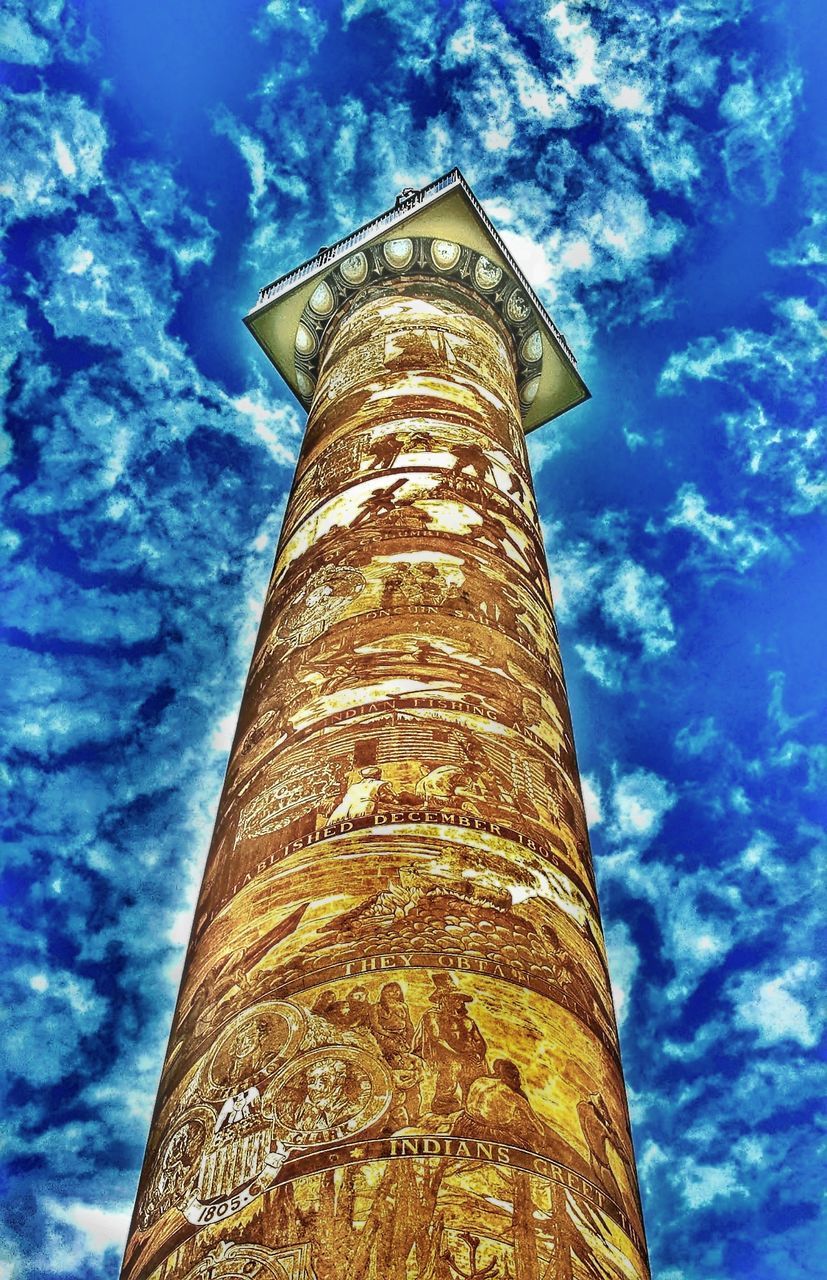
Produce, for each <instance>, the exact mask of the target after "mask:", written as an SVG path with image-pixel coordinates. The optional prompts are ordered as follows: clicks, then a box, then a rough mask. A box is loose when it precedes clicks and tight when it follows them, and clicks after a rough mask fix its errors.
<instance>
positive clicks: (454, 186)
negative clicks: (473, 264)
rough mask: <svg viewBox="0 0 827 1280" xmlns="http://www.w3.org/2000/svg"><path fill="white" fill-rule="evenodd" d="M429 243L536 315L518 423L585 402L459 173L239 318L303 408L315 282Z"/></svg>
mask: <svg viewBox="0 0 827 1280" xmlns="http://www.w3.org/2000/svg"><path fill="white" fill-rule="evenodd" d="M391 235H392V236H394V237H398V236H400V235H405V236H432V237H435V238H439V239H441V240H446V241H453V242H455V243H457V244H460V245H464V246H466V247H467V248H469V249H473V250H475V251H476V252H477V253H482V254H484V255H485V257H486V258H488V259H489V261H490V262H493V263H495V264H497V265H498V266H500V267H502V268H503V269H504V270H505V271H507V272H508V273H509V274H510V275H511V276H512V277H513V278H514V279H515V280H517V281H518V282H519V284H520V286H521V287H522V289H523V290H524V291H525V294H526V296H527V298H528V300H529V302H530V304H531V307H532V309H533V310H534V313H535V316H536V320H537V326H538V328H539V330H540V335H541V339H542V348H543V354H542V365H541V372H540V381H539V386H538V389H537V394H536V395H535V397H534V400H533V401H532V403H531V405H529V406H528V408H527V409H526V410H525V412H524V415H523V426H524V427H525V430H526V431H533V430H534V429H535V428H536V427H540V426H542V425H543V424H544V423H546V422H548V421H550V419H552V418H556V417H559V415H560V414H561V413H565V412H566V410H567V409H571V408H573V407H574V406H575V405H577V404H581V403H582V402H583V401H584V400H587V399H588V398H589V390H588V388H587V387H586V384H585V382H584V381H583V379H582V378H581V377H580V374H579V373H578V372H577V361H576V360H575V357H574V355H573V354H572V352H571V350H570V348H569V346H568V344H567V342H566V340H565V338H564V337H563V335H562V333H561V332H560V330H559V329H558V328H557V327H556V325H555V324H554V321H553V320H552V319H551V317H550V316H549V314H548V312H547V311H546V309H545V308H544V307H543V305H542V303H541V302H540V301H539V299H538V298H537V296H536V294H535V293H534V290H533V289H532V288H531V285H530V284H529V283H528V281H527V280H526V278H525V276H524V275H523V273H522V271H521V270H520V268H519V267H518V266H517V264H516V262H515V261H514V259H513V257H512V256H511V254H510V253H509V251H508V249H507V248H506V246H505V245H504V244H503V241H502V240H501V238H500V236H499V235H498V233H497V231H496V230H495V229H494V227H493V225H492V223H491V222H490V221H489V219H488V217H487V216H486V214H485V212H484V210H483V208H482V206H481V205H480V203H479V201H478V200H477V199H476V197H475V196H474V193H473V192H472V190H471V188H470V187H469V186H468V184H467V182H466V181H465V179H464V178H463V176H462V174H461V173H460V171H459V169H452V170H451V172H450V173H448V174H446V175H445V176H444V177H442V178H438V179H437V180H436V181H435V182H432V183H430V185H429V186H427V187H423V188H422V190H421V191H410V192H405V193H403V195H402V196H400V197H398V198H397V201H396V205H395V207H394V208H393V209H389V210H388V211H387V212H386V213H383V214H380V216H379V217H378V218H374V219H373V220H372V221H371V222H367V223H365V225H364V226H363V227H360V228H359V230H358V231H354V232H353V233H352V234H351V235H349V236H346V237H345V239H344V240H340V241H338V243H337V244H334V245H331V246H330V247H328V248H324V249H321V250H320V251H319V253H318V254H317V255H316V257H315V258H311V259H310V260H309V261H308V262H305V263H303V264H302V265H301V266H300V267H296V268H295V270H293V271H289V272H288V273H287V275H284V276H282V277H281V278H280V279H278V280H275V281H273V283H272V284H269V285H267V286H266V287H265V288H263V289H262V290H261V292H260V293H259V297H258V302H257V303H256V305H255V306H254V307H253V308H252V310H251V311H250V312H249V314H248V315H246V316H245V317H244V323H245V324H246V325H247V327H248V329H249V330H250V332H251V333H252V334H253V337H254V338H255V339H256V341H257V342H258V343H259V345H260V346H261V347H262V349H263V350H264V352H265V353H266V355H267V356H268V358H269V359H270V360H271V361H272V363H273V364H274V365H275V366H276V368H277V369H278V371H279V373H280V374H281V376H282V377H283V378H284V380H285V382H286V383H287V385H288V386H289V387H290V389H291V391H292V392H293V393H294V395H295V396H296V397H297V399H298V400H299V401H301V403H302V404H304V403H305V400H304V398H303V397H302V395H301V393H300V391H299V387H298V382H297V376H296V364H295V335H296V330H297V328H298V324H299V320H300V319H301V316H302V312H303V311H304V308H305V306H306V305H307V302H308V300H309V298H310V296H311V295H312V293H313V291H314V289H315V288H316V286H317V284H318V283H319V280H320V278H321V277H322V276H324V275H325V274H326V273H327V272H328V271H330V270H331V268H332V267H334V266H335V265H336V264H337V263H338V262H340V261H342V260H344V259H345V258H347V257H349V256H350V255H351V254H353V253H354V252H355V251H356V250H357V249H364V248H366V247H367V246H369V245H372V244H375V243H377V242H378V241H380V240H386V239H387V238H388V237H389V236H391Z"/></svg>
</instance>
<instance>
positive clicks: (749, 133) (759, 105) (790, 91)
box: [720, 65, 802, 205]
mask: <svg viewBox="0 0 827 1280" xmlns="http://www.w3.org/2000/svg"><path fill="white" fill-rule="evenodd" d="M738 72H740V74H741V75H742V76H743V78H742V79H740V80H738V81H736V82H735V83H734V84H731V85H730V86H729V88H728V89H727V91H726V93H725V94H724V96H723V98H722V99H721V105H720V113H721V116H722V117H723V119H724V120H725V121H726V122H727V126H728V127H727V129H726V131H725V133H724V152H723V158H724V168H725V170H726V175H727V178H728V180H729V184H730V187H731V188H732V191H733V192H734V194H735V195H736V196H738V197H740V199H742V200H746V201H749V202H751V203H754V204H759V205H765V204H769V203H770V201H772V200H773V199H774V198H775V195H776V192H777V191H778V184H779V182H780V181H781V154H782V147H783V144H784V141H785V140H786V138H787V136H788V134H789V133H790V131H791V129H792V127H793V121H794V118H795V112H794V109H795V105H796V100H797V98H798V96H799V94H800V93H801V85H802V79H801V73H800V71H799V70H798V69H797V68H796V69H794V70H791V71H789V72H787V73H786V74H785V75H782V76H778V77H776V78H774V79H771V78H769V77H767V78H765V79H764V81H763V82H761V81H760V80H758V79H756V76H755V73H754V70H752V69H747V68H746V67H740V68H739V67H738V66H737V65H736V74H737V73H738Z"/></svg>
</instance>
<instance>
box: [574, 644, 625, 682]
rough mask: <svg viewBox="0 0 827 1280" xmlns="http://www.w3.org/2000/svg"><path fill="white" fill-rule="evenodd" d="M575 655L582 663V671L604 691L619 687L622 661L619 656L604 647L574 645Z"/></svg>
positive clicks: (597, 645)
mask: <svg viewBox="0 0 827 1280" xmlns="http://www.w3.org/2000/svg"><path fill="white" fill-rule="evenodd" d="M574 649H575V653H576V654H577V655H578V657H579V658H580V661H581V662H582V663H583V669H584V671H586V672H588V674H589V675H590V676H592V677H593V679H595V680H596V681H597V683H598V684H599V685H602V686H603V688H604V689H611V690H617V689H619V688H620V687H621V683H622V673H623V666H624V659H623V656H622V655H621V654H618V653H614V652H613V650H611V649H607V648H606V647H605V646H604V645H599V644H576V645H575V646H574Z"/></svg>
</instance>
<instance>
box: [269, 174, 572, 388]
mask: <svg viewBox="0 0 827 1280" xmlns="http://www.w3.org/2000/svg"><path fill="white" fill-rule="evenodd" d="M448 187H461V188H462V190H463V191H464V192H465V194H466V196H467V197H468V199H469V200H470V202H471V204H472V205H473V206H474V209H475V211H476V213H477V215H478V216H479V218H480V220H481V222H482V223H483V225H484V226H485V228H486V230H487V231H488V232H489V234H490V235H491V236H492V238H493V240H494V242H495V244H496V245H497V247H498V248H499V250H500V252H501V253H502V255H503V257H504V258H505V260H506V262H507V263H508V267H509V270H510V271H511V273H512V275H513V276H514V277H515V278H516V279H517V280H518V281H519V282H520V284H521V285H522V287H523V288H524V289H525V291H526V293H527V294H528V296H529V298H530V299H531V302H532V304H533V305H534V307H535V308H536V309H537V311H538V312H539V313H540V315H541V316H542V318H543V320H544V321H545V322H546V324H547V325H548V327H549V329H550V330H551V331H552V333H553V334H554V336H555V338H556V339H557V341H558V342H559V343H560V346H561V347H562V348H563V350H564V351H565V353H566V355H567V356H568V357H569V359H570V360H571V362H572V364H577V357H576V356H575V354H574V352H573V351H572V349H571V347H570V346H569V344H568V342H567V341H566V338H565V335H564V334H563V333H561V331H560V330H559V329H558V328H557V325H556V324H555V323H554V321H553V320H552V318H551V316H550V315H549V314H548V312H547V311H546V309H545V307H544V306H543V304H542V303H541V302H540V300H539V298H538V297H537V295H536V294H535V292H534V290H533V289H532V287H531V285H530V284H529V282H528V281H527V280H526V278H525V276H524V275H523V273H522V271H521V270H520V268H519V267H518V266H517V263H516V262H515V261H514V259H513V257H512V256H511V254H510V253H509V251H508V249H507V248H506V246H505V245H504V244H503V242H502V240H501V238H500V235H499V232H498V231H497V229H496V228H495V227H494V225H493V223H492V222H491V219H490V218H489V217H488V215H487V214H486V212H485V210H484V209H483V207H482V205H481V204H480V202H479V200H478V199H477V197H476V196H475V195H474V193H473V191H472V190H471V188H470V187H469V186H468V183H467V182H466V181H465V179H464V178H463V176H462V174H461V173H460V171H459V169H451V171H450V172H449V173H446V174H444V175H443V176H442V177H441V178H437V179H436V180H435V181H434V182H430V183H429V184H428V185H427V186H426V187H422V188H421V190H419V191H413V192H411V194H408V190H407V189H406V191H405V192H403V193H402V194H401V195H400V196H397V200H396V204H395V206H394V208H393V209H388V210H386V212H385V213H381V214H380V215H379V216H378V218H372V219H371V221H370V222H366V223H365V224H364V226H362V227H359V229H358V230H357V231H353V232H351V234H350V235H348V236H345V237H344V239H343V240H337V241H336V243H335V244H332V245H325V246H324V248H322V249H320V250H319V252H318V253H317V254H316V256H315V257H314V258H311V259H310V260H309V261H308V262H303V263H302V264H301V266H299V267H294V269H293V270H292V271H288V273H287V275H284V276H279V278H278V279H277V280H273V281H272V282H271V283H270V284H268V285H265V286H264V288H263V289H260V290H259V295H258V302H257V304H256V306H257V307H260V306H263V305H264V303H266V302H272V301H273V299H275V298H280V297H282V296H283V295H284V294H285V293H289V292H290V290H291V289H293V288H294V287H295V286H296V285H298V284H300V283H301V281H302V280H304V279H306V278H307V277H308V276H312V275H314V274H315V273H316V272H317V271H318V270H319V268H320V267H324V266H327V264H328V263H330V262H334V261H336V260H338V259H339V258H343V257H346V256H348V255H349V254H350V253H351V252H352V251H353V250H354V249H357V248H358V247H359V245H360V244H364V242H365V241H366V240H369V239H372V238H373V236H375V235H376V233H377V232H378V231H381V230H382V228H383V227H391V226H393V225H394V224H395V223H397V222H399V221H400V220H401V219H402V218H403V217H406V216H407V215H408V214H409V213H410V212H411V210H412V209H415V208H416V207H417V205H421V204H425V203H427V202H428V201H429V200H431V199H433V198H434V197H435V196H437V195H439V194H440V192H442V191H445V190H446V189H447V188H448Z"/></svg>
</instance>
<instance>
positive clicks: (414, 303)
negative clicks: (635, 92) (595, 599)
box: [123, 235, 648, 1280]
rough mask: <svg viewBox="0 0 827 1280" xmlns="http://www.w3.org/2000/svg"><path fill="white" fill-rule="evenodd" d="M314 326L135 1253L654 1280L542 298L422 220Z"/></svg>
mask: <svg viewBox="0 0 827 1280" xmlns="http://www.w3.org/2000/svg"><path fill="white" fill-rule="evenodd" d="M295 343H296V367H297V369H298V370H299V371H300V372H301V371H303V376H304V378H305V379H306V387H305V390H306V393H307V394H308V396H311V397H312V404H311V408H310V415H309V419H308V424H307V431H306V436H305V440H304V445H303V448H302V452H301V457H300V460H299V464H298V468H297V472H296V478H295V481H294V485H293V490H292V493H291V497H290V501H289V504H288V508H287V511H286V514H285V519H284V527H283V531H282V536H281V540H280V544H279V550H278V555H277V560H276V565H275V569H274V572H273V578H272V582H271V585H270V589H269V592H268V596H267V602H266V606H265V612H264V618H263V622H262V626H261V631H260V634H259V639H258V643H257V647H256V651H255V655H254V658H253V662H252V666H251V669H250V675H249V679H248V683H247V688H246V691H245V694H244V699H243V702H242V706H241V714H240V719H239V725H238V731H237V734H236V739H235V744H234V747H233V750H232V754H231V758H230V763H229V767H228V772H227V778H226V783H225V787H224V792H223V795H222V799H221V803H220V808H219V814H218V821H217V825H216V831H215V837H214V841H213V845H212V848H211V851H210V856H209V860H208V863H207V869H206V873H205V877H204V883H203V886H202V889H201V893H200V897H199V901H198V907H197V912H196V919H195V924H194V928H193V934H192V939H191V942H190V947H189V951H188V955H187V964H186V969H185V974H184V978H183V982H182V987H181V992H180V996H179V1001H178V1007H177V1010H176V1015H175V1023H174V1027H173V1032H172V1036H171V1039H170V1044H169V1049H168V1053H167V1060H166V1064H165V1067H164V1074H163V1078H162V1082H161V1087H160V1091H159V1097H158V1103H157V1108H156V1113H155V1116H154V1119H153V1123H152V1129H151V1133H150V1139H149V1145H148V1148H147V1155H146V1161H145V1166H144V1172H143V1176H142V1180H141V1186H140V1190H139V1196H138V1202H137V1206H136V1211H135V1217H134V1221H133V1226H132V1234H131V1237H130V1242H129V1245H128V1248H127V1253H126V1258H125V1262H124V1270H123V1275H124V1276H125V1277H128V1278H129V1280H142V1278H143V1277H148V1276H152V1277H157V1280H172V1277H176V1278H178V1277H181V1278H182V1280H183V1278H184V1277H186V1278H187V1280H229V1278H230V1277H256V1278H259V1277H261V1278H263V1277H276V1278H278V1280H451V1278H454V1280H456V1278H457V1277H466V1278H468V1280H472V1278H473V1280H482V1278H483V1277H486V1278H487V1280H507V1278H508V1280H552V1278H553V1280H564V1278H567V1277H577V1278H579V1277H589V1278H594V1280H597V1278H600V1277H602V1278H605V1280H615V1278H617V1280H620V1278H621V1277H624V1278H625V1280H632V1278H634V1277H645V1276H647V1274H648V1272H647V1265H646V1260H645V1246H644V1244H643V1227H642V1222H641V1213H640V1205H639V1199H638V1192H637V1183H636V1176H635V1169H634V1157H633V1153H632V1144H631V1137H630V1133H629V1123H628V1114H627V1108H626V1100H625V1093H624V1086H623V1080H622V1075H621V1068H620V1061H619V1056H618V1044H617V1031H616V1025H615V1017H614V1012H613V1008H612V999H611V994H610V987H609V977H608V972H607V967H606V955H605V949H604V944H603V938H602V933H601V926H600V919H599V911H598V905H597V898H596V893H595V886H594V879H593V875H592V867H591V861H590V855H589V848H588V837H587V832H586V825H585V821H584V817H583V805H582V799H581V794H580V786H579V780H578V775H577V765H576V761H575V755H574V746H573V742H572V734H571V723H570V718H569V709H568V705H567V699H566V692H565V685H564V682H563V675H562V669H561V665H560V655H559V650H558V645H557V637H556V630H555V624H554V617H553V611H552V604H551V593H550V589H549V582H548V574H547V570H546V565H545V558H544V552H543V546H542V540H541V536H540V531H539V524H538V518H537V511H536V506H535V502H534V497H533V492H532V487H531V480H530V476H529V472H528V466H527V460H526V452H525V442H524V432H523V421H522V419H523V414H524V412H525V409H526V406H527V405H528V404H530V403H531V400H532V397H533V393H532V385H531V382H532V378H533V377H537V376H538V375H537V373H536V366H537V364H538V361H539V359H540V352H541V348H542V344H541V334H540V332H539V331H538V329H537V327H536V324H535V320H534V313H533V310H532V308H531V306H530V305H529V302H528V300H527V298H526V295H525V292H524V290H523V289H522V288H521V287H520V285H519V283H518V282H515V281H514V280H513V279H512V278H511V276H510V275H509V273H508V271H507V270H506V269H505V268H504V267H502V266H500V265H498V264H497V263H495V262H494V261H492V260H491V259H490V258H488V257H487V256H485V255H484V254H481V253H479V252H477V251H474V250H471V249H469V248H468V247H467V246H465V247H463V246H462V245H461V244H459V243H457V242H453V241H448V240H445V239H441V238H436V237H433V236H410V235H407V236H406V235H397V236H396V237H395V238H385V239H380V240H378V241H376V242H375V243H373V244H372V245H370V246H369V248H367V249H365V250H361V249H357V250H356V251H355V252H353V253H351V254H350V255H349V256H347V257H341V258H340V260H339V261H338V264H337V265H336V266H335V267H334V268H332V269H331V270H330V271H329V272H328V273H327V274H321V275H319V278H318V280H317V281H316V282H315V284H314V288H313V290H312V293H310V295H309V297H308V300H307V302H306V305H305V306H304V310H303V312H302V314H301V317H300V319H299V320H298V323H297V324H296V327H295ZM535 389H536V388H535Z"/></svg>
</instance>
